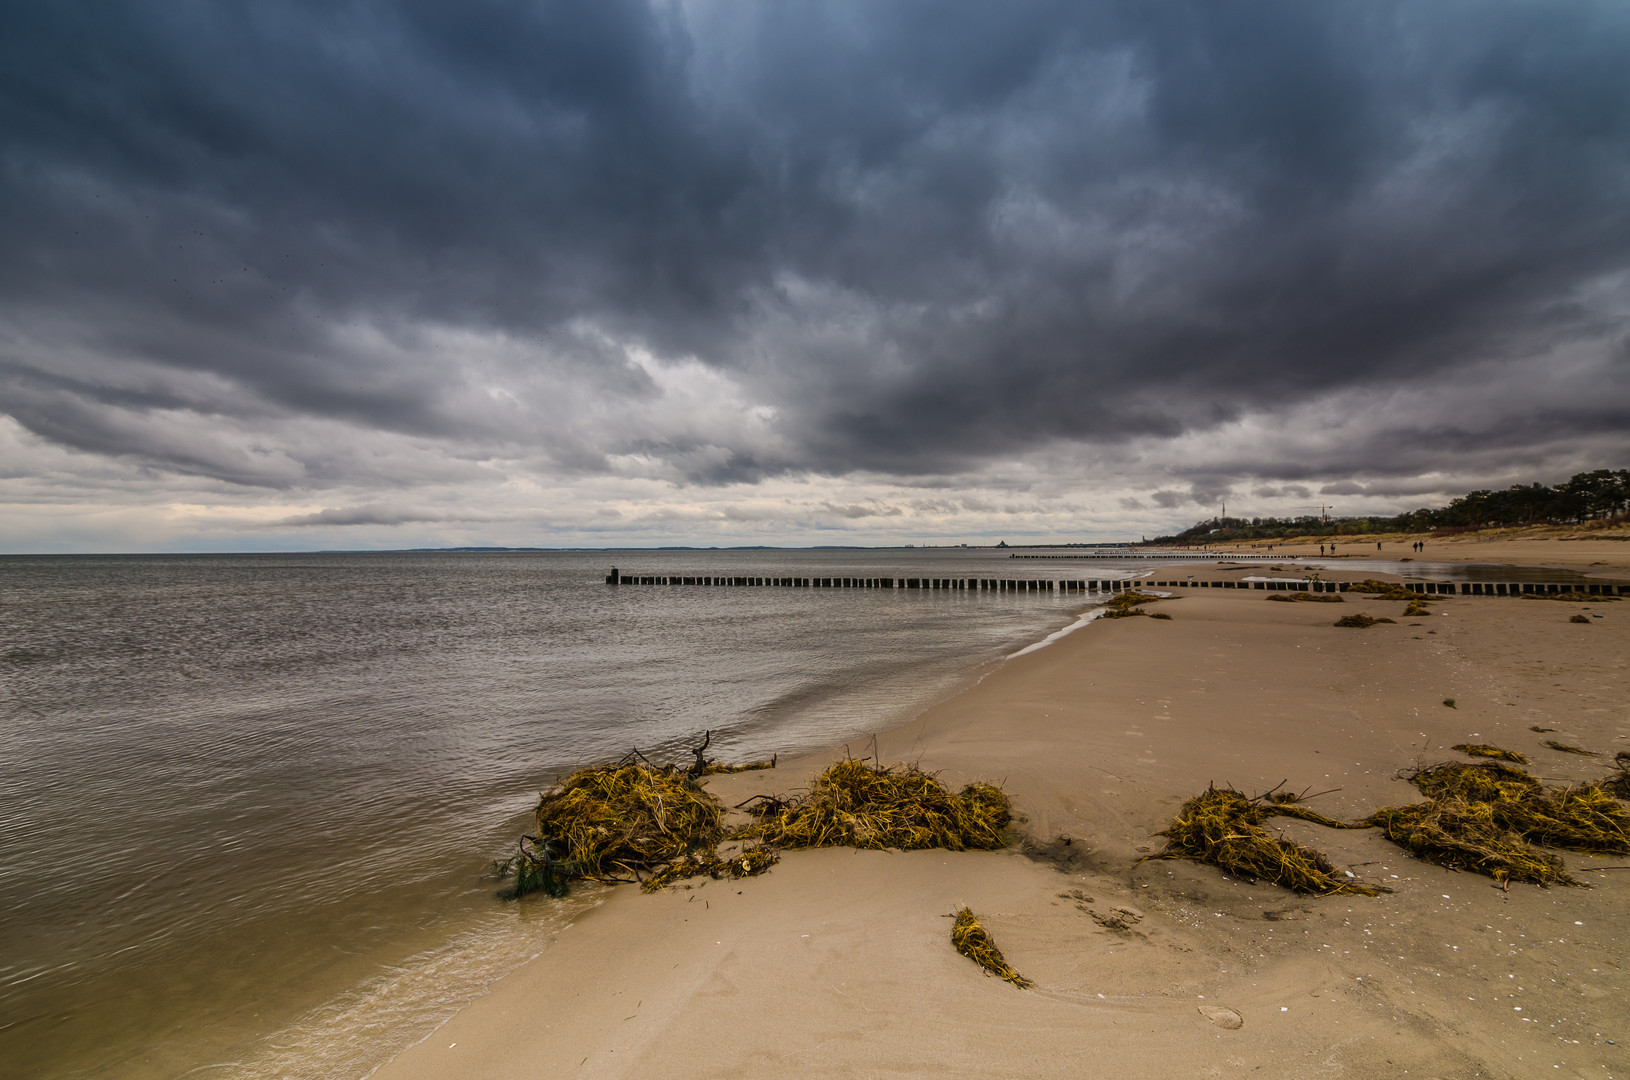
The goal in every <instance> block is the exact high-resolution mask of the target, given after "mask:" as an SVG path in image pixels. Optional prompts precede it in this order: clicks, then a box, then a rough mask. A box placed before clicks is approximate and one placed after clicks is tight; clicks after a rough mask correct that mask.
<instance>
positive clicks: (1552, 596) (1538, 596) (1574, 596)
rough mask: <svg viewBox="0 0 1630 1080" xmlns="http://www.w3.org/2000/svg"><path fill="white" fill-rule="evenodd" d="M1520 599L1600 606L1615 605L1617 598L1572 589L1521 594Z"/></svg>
mask: <svg viewBox="0 0 1630 1080" xmlns="http://www.w3.org/2000/svg"><path fill="white" fill-rule="evenodd" d="M1522 599H1524V600H1560V601H1562V602H1563V603H1564V604H1601V603H1615V602H1617V601H1618V599H1619V598H1618V597H1617V596H1592V595H1590V593H1587V592H1579V591H1578V590H1577V589H1574V590H1570V591H1568V592H1544V593H1542V592H1530V593H1523V594H1522Z"/></svg>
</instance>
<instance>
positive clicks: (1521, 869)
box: [1369, 798, 1579, 885]
mask: <svg viewBox="0 0 1630 1080" xmlns="http://www.w3.org/2000/svg"><path fill="white" fill-rule="evenodd" d="M1369 820H1370V822H1371V823H1372V824H1374V825H1376V826H1377V827H1378V828H1379V829H1380V830H1381V835H1383V836H1385V837H1386V838H1387V839H1388V840H1391V841H1392V842H1393V843H1395V844H1397V845H1398V846H1399V847H1402V848H1404V849H1406V850H1407V851H1409V852H1411V853H1412V854H1414V855H1415V856H1416V857H1417V858H1420V859H1425V860H1426V861H1427V862H1430V863H1435V864H1437V865H1438V866H1444V867H1448V868H1449V869H1451V870H1471V871H1474V872H1476V873H1479V874H1485V875H1487V876H1488V877H1491V878H1494V879H1495V880H1497V881H1527V882H1532V883H1533V884H1535V885H1577V884H1579V882H1578V881H1577V880H1575V879H1574V878H1573V877H1572V876H1571V875H1570V874H1569V873H1568V872H1567V871H1566V870H1564V869H1563V868H1562V860H1561V859H1560V858H1558V857H1557V856H1555V855H1552V854H1551V853H1550V852H1546V851H1540V850H1539V849H1538V848H1535V847H1533V846H1531V845H1529V844H1526V843H1524V842H1523V840H1522V838H1521V837H1520V836H1517V835H1516V834H1514V833H1512V832H1511V831H1510V830H1508V829H1503V828H1501V827H1500V825H1499V824H1498V823H1497V822H1496V821H1495V820H1494V814H1493V811H1492V809H1491V807H1490V805H1489V804H1488V803H1482V802H1467V801H1466V800H1464V799H1454V798H1449V799H1430V800H1428V801H1426V802H1423V803H1415V804H1414V805H1412V806H1388V807H1383V808H1382V809H1380V810H1377V811H1376V812H1375V813H1374V814H1372V815H1371V816H1370V819H1369Z"/></svg>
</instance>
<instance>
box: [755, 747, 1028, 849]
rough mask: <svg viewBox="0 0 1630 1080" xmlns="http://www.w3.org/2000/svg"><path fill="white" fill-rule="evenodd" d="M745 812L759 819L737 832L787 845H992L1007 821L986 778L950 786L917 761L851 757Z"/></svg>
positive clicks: (1003, 803)
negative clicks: (800, 788) (790, 794)
mask: <svg viewBox="0 0 1630 1080" xmlns="http://www.w3.org/2000/svg"><path fill="white" fill-rule="evenodd" d="M749 813H751V814H753V815H754V816H755V817H757V818H758V821H757V822H756V823H754V824H752V825H749V826H747V827H746V828H745V829H742V830H741V831H740V832H739V833H738V834H737V835H738V836H739V837H741V838H743V839H757V840H762V841H764V842H765V843H768V844H772V845H774V846H776V847H785V848H812V847H856V848H870V849H884V848H897V849H899V850H903V851H910V850H916V849H921V848H945V849H947V850H950V851H964V850H968V849H977V850H993V849H995V848H999V847H1001V846H1002V845H1003V838H1002V829H1003V828H1004V827H1006V825H1007V824H1008V822H1009V821H1011V820H1012V814H1011V811H1010V808H1009V803H1008V798H1007V795H1006V794H1005V793H1004V792H1003V791H1002V789H1001V788H998V787H995V786H993V785H991V784H981V783H974V784H969V785H968V786H967V787H965V788H963V789H962V790H961V791H960V792H953V791H951V790H950V789H948V788H947V787H945V785H943V784H941V783H940V782H939V780H938V779H936V778H935V777H934V776H933V775H932V774H930V773H925V772H923V771H922V770H921V769H918V768H917V767H916V766H915V765H905V766H900V767H890V766H886V765H869V764H867V763H866V762H864V761H856V760H854V759H853V758H846V759H845V760H843V761H839V762H836V763H834V764H833V765H831V766H829V767H828V768H827V770H826V771H825V772H823V773H822V774H821V775H820V776H818V777H817V778H816V779H815V783H814V784H813V785H812V786H811V788H810V790H809V792H808V793H807V794H805V795H803V796H801V797H798V798H794V799H776V798H768V797H765V798H762V799H761V800H760V801H759V802H757V803H756V804H755V805H753V806H751V807H749Z"/></svg>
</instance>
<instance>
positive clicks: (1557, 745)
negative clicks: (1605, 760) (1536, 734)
mask: <svg viewBox="0 0 1630 1080" xmlns="http://www.w3.org/2000/svg"><path fill="white" fill-rule="evenodd" d="M1540 745H1541V746H1548V747H1550V748H1551V749H1552V750H1560V751H1562V752H1563V753H1564V754H1579V755H1581V756H1583V757H1601V756H1602V755H1600V754H1598V753H1597V752H1596V751H1594V750H1586V749H1585V748H1584V747H1583V746H1570V745H1568V744H1567V743H1564V742H1557V741H1556V740H1555V739H1544V740H1542V741H1541V742H1540Z"/></svg>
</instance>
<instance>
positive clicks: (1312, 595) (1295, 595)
mask: <svg viewBox="0 0 1630 1080" xmlns="http://www.w3.org/2000/svg"><path fill="white" fill-rule="evenodd" d="M1268 599H1269V600H1275V601H1277V602H1279V603H1281V604H1296V603H1314V604H1343V603H1346V598H1345V597H1343V596H1342V595H1341V594H1340V593H1328V592H1288V593H1283V592H1276V593H1269V594H1268Z"/></svg>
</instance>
